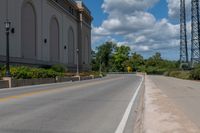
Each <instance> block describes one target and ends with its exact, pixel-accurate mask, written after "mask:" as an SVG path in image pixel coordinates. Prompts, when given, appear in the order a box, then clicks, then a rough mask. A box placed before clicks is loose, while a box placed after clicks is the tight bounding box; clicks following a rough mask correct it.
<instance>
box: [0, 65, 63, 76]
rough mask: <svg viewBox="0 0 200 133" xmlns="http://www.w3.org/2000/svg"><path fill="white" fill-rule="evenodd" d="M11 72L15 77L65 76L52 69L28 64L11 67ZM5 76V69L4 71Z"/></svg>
mask: <svg viewBox="0 0 200 133" xmlns="http://www.w3.org/2000/svg"><path fill="white" fill-rule="evenodd" d="M10 72H11V75H12V77H13V78H15V79H33V78H55V77H56V76H63V75H64V74H63V73H60V72H56V71H54V70H52V69H43V68H31V67H26V66H20V67H11V68H10ZM2 75H3V76H5V69H4V70H3V72H2Z"/></svg>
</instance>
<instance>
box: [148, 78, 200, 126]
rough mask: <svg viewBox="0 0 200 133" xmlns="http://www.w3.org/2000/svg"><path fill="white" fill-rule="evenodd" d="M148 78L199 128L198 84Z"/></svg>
mask: <svg viewBox="0 0 200 133" xmlns="http://www.w3.org/2000/svg"><path fill="white" fill-rule="evenodd" d="M150 78H151V80H152V81H153V82H154V83H155V84H156V86H157V87H158V88H159V89H161V90H162V92H163V93H164V94H166V95H167V96H168V97H169V98H170V99H171V100H172V101H173V102H174V103H175V104H176V105H177V107H179V109H181V110H182V111H183V112H184V114H185V115H186V116H187V117H188V118H189V119H190V120H191V121H192V122H193V123H195V124H196V125H197V126H198V127H199V128H200V82H197V81H189V80H181V79H176V78H170V77H163V76H150Z"/></svg>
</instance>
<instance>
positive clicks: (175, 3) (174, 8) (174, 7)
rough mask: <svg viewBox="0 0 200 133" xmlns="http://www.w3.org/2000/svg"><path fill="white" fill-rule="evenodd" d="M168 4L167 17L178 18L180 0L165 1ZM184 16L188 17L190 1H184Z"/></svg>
mask: <svg viewBox="0 0 200 133" xmlns="http://www.w3.org/2000/svg"><path fill="white" fill-rule="evenodd" d="M167 3H168V9H169V10H168V15H169V17H171V18H179V16H180V0H167ZM185 7H186V15H187V16H189V15H190V11H191V0H185Z"/></svg>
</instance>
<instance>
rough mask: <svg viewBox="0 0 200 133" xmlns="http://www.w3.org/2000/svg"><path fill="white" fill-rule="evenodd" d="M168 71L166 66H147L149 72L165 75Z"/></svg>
mask: <svg viewBox="0 0 200 133" xmlns="http://www.w3.org/2000/svg"><path fill="white" fill-rule="evenodd" d="M166 71H167V69H166V68H159V67H152V66H150V67H147V68H146V73H147V74H158V75H163V74H164V73H165V72H166Z"/></svg>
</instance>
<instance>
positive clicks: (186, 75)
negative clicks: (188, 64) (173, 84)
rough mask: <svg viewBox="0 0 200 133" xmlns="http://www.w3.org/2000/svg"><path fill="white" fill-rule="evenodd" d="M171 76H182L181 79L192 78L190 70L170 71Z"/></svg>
mask: <svg viewBox="0 0 200 133" xmlns="http://www.w3.org/2000/svg"><path fill="white" fill-rule="evenodd" d="M166 76H170V77H175V78H180V79H190V71H178V70H176V71H169V72H168V75H166Z"/></svg>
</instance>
